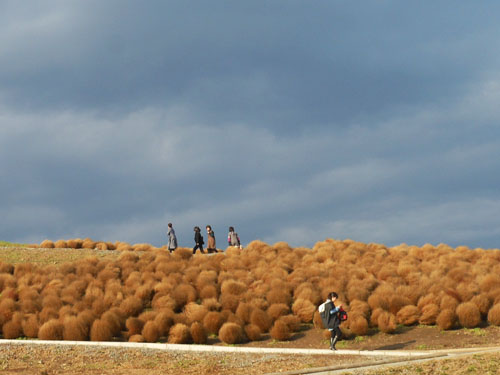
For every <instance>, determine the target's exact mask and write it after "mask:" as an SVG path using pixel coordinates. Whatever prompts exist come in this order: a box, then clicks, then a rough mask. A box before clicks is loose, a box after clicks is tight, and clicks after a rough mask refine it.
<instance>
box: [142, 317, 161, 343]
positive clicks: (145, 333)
mask: <svg viewBox="0 0 500 375" xmlns="http://www.w3.org/2000/svg"><path fill="white" fill-rule="evenodd" d="M142 337H144V340H146V341H147V342H157V341H158V339H159V338H160V331H159V329H158V326H157V325H156V323H155V322H154V321H153V320H149V321H147V322H146V324H144V328H143V329H142Z"/></svg>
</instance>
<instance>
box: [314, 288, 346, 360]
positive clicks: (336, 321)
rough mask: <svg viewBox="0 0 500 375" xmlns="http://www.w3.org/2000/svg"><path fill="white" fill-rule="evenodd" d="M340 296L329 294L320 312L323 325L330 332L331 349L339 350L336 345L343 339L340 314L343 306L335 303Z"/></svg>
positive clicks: (320, 307)
mask: <svg viewBox="0 0 500 375" xmlns="http://www.w3.org/2000/svg"><path fill="white" fill-rule="evenodd" d="M338 297H339V296H338V295H337V293H335V292H331V293H330V294H328V299H327V300H326V301H325V302H323V303H322V304H321V305H320V306H319V308H318V311H319V313H320V315H321V316H322V320H323V325H324V326H325V328H328V330H329V331H330V336H331V337H330V349H331V350H337V349H336V348H335V344H336V343H337V341H338V340H339V339H340V338H341V337H342V331H341V330H340V328H339V326H340V318H339V314H338V312H339V311H340V308H341V307H342V305H338V306H335V303H334V302H335V301H336V300H337V298H338Z"/></svg>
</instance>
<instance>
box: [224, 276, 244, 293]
mask: <svg viewBox="0 0 500 375" xmlns="http://www.w3.org/2000/svg"><path fill="white" fill-rule="evenodd" d="M246 290H247V286H246V285H245V284H244V283H242V282H241V281H237V280H226V281H224V282H223V283H222V285H221V293H222V294H234V295H240V294H243V293H244V292H246Z"/></svg>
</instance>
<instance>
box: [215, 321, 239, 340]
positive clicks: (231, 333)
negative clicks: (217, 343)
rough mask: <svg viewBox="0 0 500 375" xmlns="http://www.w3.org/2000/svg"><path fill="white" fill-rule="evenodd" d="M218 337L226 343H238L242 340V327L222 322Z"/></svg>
mask: <svg viewBox="0 0 500 375" xmlns="http://www.w3.org/2000/svg"><path fill="white" fill-rule="evenodd" d="M218 336H219V338H220V339H221V340H222V341H223V342H225V343H226V344H239V343H241V342H243V338H244V335H243V329H242V328H241V326H239V325H238V324H236V323H229V322H227V323H224V324H223V325H222V327H221V328H220V330H219V335H218Z"/></svg>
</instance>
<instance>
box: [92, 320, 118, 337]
mask: <svg viewBox="0 0 500 375" xmlns="http://www.w3.org/2000/svg"><path fill="white" fill-rule="evenodd" d="M112 338H113V335H112V334H111V327H110V324H109V323H108V321H106V320H103V319H96V320H94V322H93V323H92V327H91V328H90V340H92V341H111V339H112Z"/></svg>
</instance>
